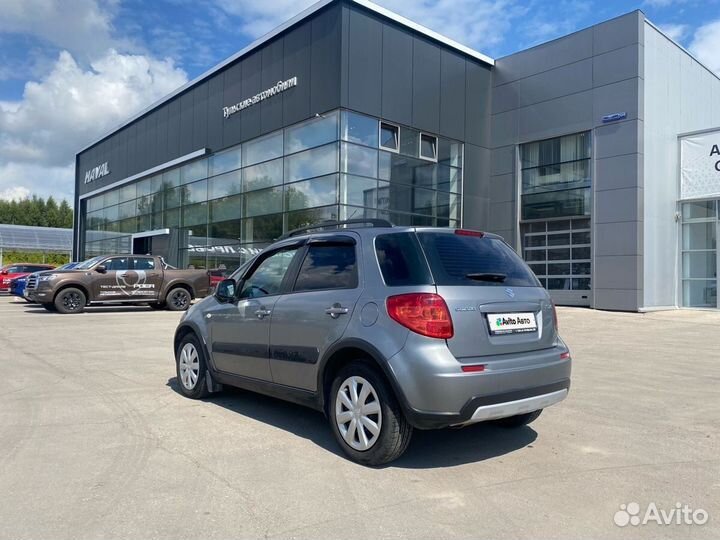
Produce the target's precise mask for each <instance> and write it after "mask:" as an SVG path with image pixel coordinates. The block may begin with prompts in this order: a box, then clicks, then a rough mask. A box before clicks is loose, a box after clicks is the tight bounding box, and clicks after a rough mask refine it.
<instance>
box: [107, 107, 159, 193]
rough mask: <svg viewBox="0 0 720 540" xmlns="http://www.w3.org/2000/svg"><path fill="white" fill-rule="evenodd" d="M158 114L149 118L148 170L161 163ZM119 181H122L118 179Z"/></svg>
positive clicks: (153, 114)
mask: <svg viewBox="0 0 720 540" xmlns="http://www.w3.org/2000/svg"><path fill="white" fill-rule="evenodd" d="M158 117H159V115H158V112H157V111H154V112H152V113H150V114H149V115H148V117H147V145H148V154H147V163H146V168H149V167H152V166H153V165H154V164H155V163H159V157H160V156H159V155H158V146H157V139H158ZM117 180H120V178H118V179H117Z"/></svg>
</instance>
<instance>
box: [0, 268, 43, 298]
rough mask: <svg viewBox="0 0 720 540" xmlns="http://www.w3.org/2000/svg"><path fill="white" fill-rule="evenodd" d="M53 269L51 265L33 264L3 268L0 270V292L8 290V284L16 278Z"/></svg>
mask: <svg viewBox="0 0 720 540" xmlns="http://www.w3.org/2000/svg"><path fill="white" fill-rule="evenodd" d="M53 268H55V267H54V266H53V265H51V264H34V263H13V264H8V265H5V266H3V267H2V268H1V269H0V292H7V291H9V290H10V282H11V281H12V280H13V279H15V278H16V277H23V276H27V275H28V274H32V273H33V272H42V271H43V270H52V269H53Z"/></svg>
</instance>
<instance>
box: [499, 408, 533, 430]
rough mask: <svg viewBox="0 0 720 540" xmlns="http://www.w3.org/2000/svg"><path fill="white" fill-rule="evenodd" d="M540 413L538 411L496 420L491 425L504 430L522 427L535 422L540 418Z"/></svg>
mask: <svg viewBox="0 0 720 540" xmlns="http://www.w3.org/2000/svg"><path fill="white" fill-rule="evenodd" d="M542 412H543V410H542V409H538V410H537V411H533V412H529V413H525V414H516V415H515V416H508V417H507V418H498V419H497V420H493V423H494V424H496V425H498V426H501V427H504V428H518V427H523V426H527V425H528V424H529V423H531V422H534V421H535V420H537V417H538V416H540V413H542Z"/></svg>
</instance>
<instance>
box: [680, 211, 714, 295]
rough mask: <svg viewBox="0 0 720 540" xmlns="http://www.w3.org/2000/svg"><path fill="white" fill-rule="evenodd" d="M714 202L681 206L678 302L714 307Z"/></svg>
mask: <svg viewBox="0 0 720 540" xmlns="http://www.w3.org/2000/svg"><path fill="white" fill-rule="evenodd" d="M719 229H720V221H718V201H700V202H691V203H684V204H683V205H682V233H681V236H682V240H681V243H682V254H681V257H682V305H683V306H684V307H702V308H717V307H720V306H719V305H718V295H717V291H718V279H717V268H718V250H717V239H718V232H719Z"/></svg>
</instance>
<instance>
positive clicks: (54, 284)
mask: <svg viewBox="0 0 720 540" xmlns="http://www.w3.org/2000/svg"><path fill="white" fill-rule="evenodd" d="M209 289H210V277H209V276H208V273H207V271H206V270H178V269H176V268H173V267H172V266H170V265H168V264H167V263H166V262H165V261H164V260H163V259H162V257H157V256H151V255H102V256H98V257H93V258H92V259H88V260H87V261H84V262H82V263H80V264H78V265H77V266H75V267H74V268H72V269H69V270H56V271H51V272H43V273H41V274H38V275H33V276H30V278H29V279H28V282H27V285H26V293H27V294H26V297H27V298H28V299H30V300H31V301H35V302H38V303H40V304H42V305H43V307H44V308H45V309H47V310H48V311H57V312H60V313H81V312H82V311H84V309H85V307H86V306H89V305H90V304H149V305H150V306H151V307H152V308H154V309H168V310H170V311H185V310H186V309H188V307H190V302H191V301H192V299H193V298H202V297H204V296H207V294H208V291H209Z"/></svg>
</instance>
